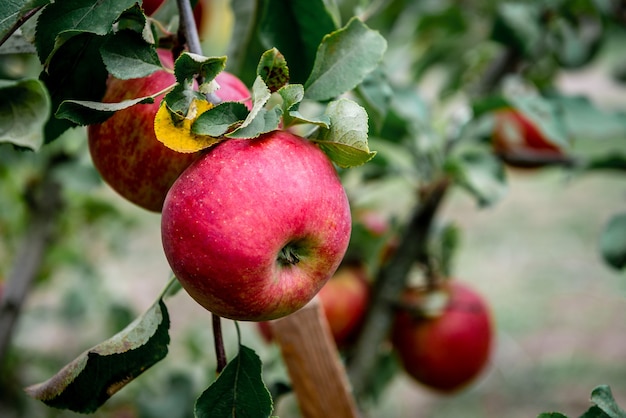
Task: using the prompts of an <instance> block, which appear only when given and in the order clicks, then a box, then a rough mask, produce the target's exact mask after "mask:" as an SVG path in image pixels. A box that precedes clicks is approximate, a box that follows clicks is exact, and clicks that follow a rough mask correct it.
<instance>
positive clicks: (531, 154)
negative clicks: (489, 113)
mask: <svg viewBox="0 0 626 418" xmlns="http://www.w3.org/2000/svg"><path fill="white" fill-rule="evenodd" d="M492 144H493V148H494V150H495V151H496V153H498V154H499V155H500V156H501V157H502V159H503V161H504V162H505V163H507V164H508V165H510V166H512V167H519V168H533V167H541V166H544V165H546V164H549V161H550V160H552V159H559V158H561V157H563V155H564V152H563V150H562V149H561V148H560V147H559V146H558V145H556V144H554V143H553V142H551V141H550V140H549V139H547V138H546V135H544V133H543V132H541V130H540V129H539V128H538V127H537V125H536V124H535V123H534V122H533V121H531V120H530V119H529V118H528V117H527V116H525V115H524V114H523V113H521V112H520V111H518V110H516V109H504V110H500V111H498V112H496V113H495V125H494V131H493V138H492Z"/></svg>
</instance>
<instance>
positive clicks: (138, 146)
mask: <svg viewBox="0 0 626 418" xmlns="http://www.w3.org/2000/svg"><path fill="white" fill-rule="evenodd" d="M158 53H159V58H160V59H161V63H162V65H163V66H164V67H165V68H173V59H172V55H171V52H170V51H167V50H158ZM216 80H217V82H218V84H220V89H219V90H217V92H216V94H217V96H218V97H219V98H220V99H221V100H222V101H242V100H247V99H249V98H250V92H249V90H248V88H247V87H246V86H245V85H244V84H243V83H242V82H241V80H239V79H238V78H237V77H235V76H234V75H232V74H229V73H226V72H221V73H220V74H219V75H218V76H217V77H216ZM175 82H176V79H175V77H174V75H173V74H172V73H171V72H168V71H166V70H159V71H157V72H155V73H152V74H151V75H149V76H147V77H144V78H139V79H131V80H119V79H116V78H113V77H110V78H109V80H108V81H107V90H106V93H105V95H104V98H103V101H104V102H111V103H113V102H120V101H123V100H127V99H133V98H136V97H143V96H148V95H151V94H154V93H157V92H159V91H161V90H163V89H165V88H167V87H168V86H171V85H172V84H174V83H175ZM159 104H160V100H155V102H154V103H152V104H138V105H135V106H132V107H130V108H127V109H124V110H120V111H118V112H116V113H115V114H114V115H113V116H111V117H110V118H109V119H107V120H106V121H105V122H104V123H101V124H97V125H90V126H89V128H88V131H87V132H88V138H89V151H90V153H91V158H92V160H93V163H94V165H95V167H96V169H97V170H98V172H99V173H100V175H101V176H102V178H103V179H104V180H105V181H106V182H107V183H108V184H109V185H110V186H111V187H112V188H113V189H114V190H115V191H117V192H118V193H119V194H120V195H122V196H123V197H125V198H126V199H128V200H129V201H131V202H133V203H135V204H137V205H139V206H141V207H142V208H144V209H147V210H151V211H154V212H160V211H161V208H162V206H163V201H164V200H165V195H166V194H167V191H168V190H169V188H170V186H171V185H172V183H174V180H176V178H178V176H179V175H180V174H181V173H182V172H183V171H184V170H185V168H187V167H188V166H189V165H190V164H191V163H192V162H193V161H194V160H195V159H196V158H197V156H198V154H195V153H194V154H183V153H179V152H176V151H173V150H171V149H169V148H167V147H166V146H165V145H163V144H162V143H161V142H159V141H158V140H157V138H156V136H155V133H154V117H155V115H156V113H157V111H158V109H159ZM247 105H248V106H249V103H247Z"/></svg>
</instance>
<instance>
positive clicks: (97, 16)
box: [35, 0, 136, 62]
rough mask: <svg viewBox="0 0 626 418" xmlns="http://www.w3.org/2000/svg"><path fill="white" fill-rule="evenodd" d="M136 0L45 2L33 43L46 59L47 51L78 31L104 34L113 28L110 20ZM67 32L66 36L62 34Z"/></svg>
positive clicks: (42, 60) (51, 50)
mask: <svg viewBox="0 0 626 418" xmlns="http://www.w3.org/2000/svg"><path fill="white" fill-rule="evenodd" d="M135 2H136V0H110V1H98V2H94V1H93V0H64V1H55V2H54V3H52V4H50V5H48V6H47V7H46V8H45V9H44V10H43V12H42V13H41V15H40V16H39V19H38V21H37V36H36V41H35V45H36V47H37V52H38V54H39V59H40V60H41V62H47V61H48V60H49V55H50V54H51V53H52V52H53V51H54V50H56V49H58V47H59V46H60V45H61V44H62V43H64V42H66V41H67V40H68V39H70V37H71V36H73V35H78V34H80V33H84V32H86V33H91V34H94V35H106V34H108V33H109V32H111V30H112V29H113V23H114V22H115V21H116V20H117V19H118V17H119V16H120V15H121V14H122V12H124V10H126V9H128V8H130V7H131V6H133V5H134V4H135ZM63 34H70V37H68V36H65V35H64V36H61V35H63Z"/></svg>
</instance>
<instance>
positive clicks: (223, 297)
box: [161, 131, 351, 321]
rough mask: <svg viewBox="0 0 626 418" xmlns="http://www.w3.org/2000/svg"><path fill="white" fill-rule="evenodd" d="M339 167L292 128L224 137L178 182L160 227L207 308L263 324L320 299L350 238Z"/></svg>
mask: <svg viewBox="0 0 626 418" xmlns="http://www.w3.org/2000/svg"><path fill="white" fill-rule="evenodd" d="M350 228H351V219H350V207H349V205H348V199H347V197H346V194H345V191H344V189H343V187H342V185H341V182H340V180H339V177H338V175H337V172H336V170H335V168H334V166H333V164H332V163H331V162H330V160H329V159H328V157H327V156H326V155H325V154H324V153H323V152H322V151H321V150H320V149H319V148H318V147H317V146H316V145H315V144H313V143H311V142H309V141H307V140H305V139H303V138H301V137H298V136H296V135H294V134H291V133H289V132H286V131H274V132H271V133H269V134H265V135H262V136H260V137H259V138H256V139H231V140H227V141H224V142H222V143H219V144H218V145H216V146H214V147H213V148H211V149H210V150H209V151H208V152H207V153H206V154H205V155H203V156H202V157H201V158H200V159H198V160H197V161H196V162H194V163H193V164H192V165H191V166H190V167H189V168H188V169H187V170H185V172H184V173H183V174H182V175H181V176H180V177H179V178H178V180H176V182H175V183H174V185H173V186H172V188H171V189H170V191H169V193H168V194H167V198H166V199H165V204H164V205H163V216H162V224H161V233H162V240H163V248H164V251H165V255H166V257H167V260H168V261H169V264H170V266H171V267H172V270H173V271H174V274H175V275H176V277H177V278H178V279H179V280H180V282H181V284H182V286H183V287H184V288H185V289H186V290H187V292H188V293H189V294H190V295H191V297H192V298H194V299H195V300H196V301H197V302H198V303H199V304H200V305H202V306H204V307H205V308H206V309H208V310H209V311H211V312H213V313H215V314H217V315H220V316H223V317H226V318H231V319H237V320H252V321H263V320H270V319H275V318H279V317H282V316H285V315H288V314H290V313H292V312H294V311H296V310H298V309H300V308H301V307H302V306H304V305H305V304H306V303H307V302H308V301H309V300H311V299H312V298H313V297H314V296H315V295H316V294H317V293H318V292H319V290H320V289H321V288H322V286H323V285H324V284H325V283H326V281H327V280H328V279H329V278H330V277H331V276H332V275H333V273H334V272H335V270H336V269H337V267H338V266H339V263H340V262H341V260H342V258H343V256H344V254H345V251H346V248H347V246H348V241H349V238H350Z"/></svg>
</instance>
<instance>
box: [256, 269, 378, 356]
mask: <svg viewBox="0 0 626 418" xmlns="http://www.w3.org/2000/svg"><path fill="white" fill-rule="evenodd" d="M318 298H319V301H320V304H321V305H322V310H323V311H324V315H325V316H326V320H327V321H328V325H329V327H330V331H331V333H332V335H333V339H334V340H335V343H336V344H337V347H339V348H346V347H348V346H349V345H350V344H351V343H352V342H353V341H354V339H355V337H356V335H357V333H358V331H359V329H360V327H361V325H362V323H363V320H364V319H365V314H366V312H367V306H368V303H369V299H370V285H369V282H368V280H367V272H366V270H365V267H364V266H363V265H359V264H352V263H350V264H342V265H341V266H340V267H339V268H338V269H337V272H336V273H335V274H334V275H333V276H332V277H331V278H330V280H328V282H326V284H325V285H324V287H322V290H320V292H319V293H318ZM257 324H258V328H259V331H260V333H261V335H262V336H263V338H264V339H265V341H267V342H270V341H272V340H273V336H272V331H271V327H270V325H269V322H258V323H257Z"/></svg>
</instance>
